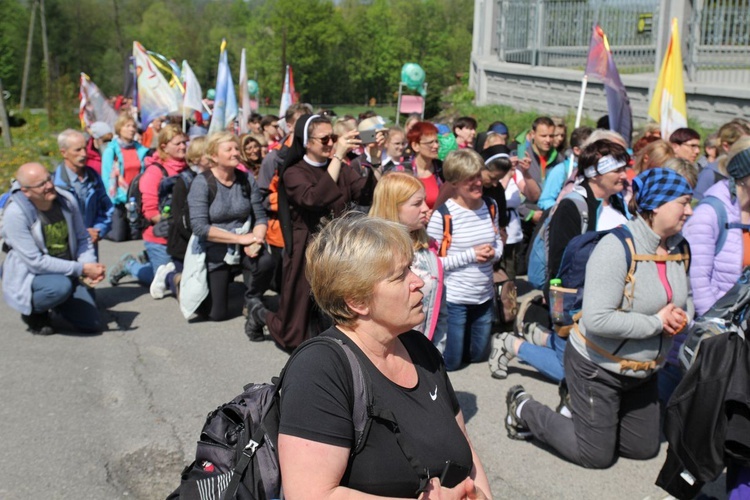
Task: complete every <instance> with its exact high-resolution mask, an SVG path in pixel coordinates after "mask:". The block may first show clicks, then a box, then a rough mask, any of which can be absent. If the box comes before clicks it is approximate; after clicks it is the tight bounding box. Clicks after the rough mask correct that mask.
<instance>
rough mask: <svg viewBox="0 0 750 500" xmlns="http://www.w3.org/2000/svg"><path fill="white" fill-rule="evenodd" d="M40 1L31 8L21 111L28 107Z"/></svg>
mask: <svg viewBox="0 0 750 500" xmlns="http://www.w3.org/2000/svg"><path fill="white" fill-rule="evenodd" d="M37 3H39V0H34V3H33V5H32V6H31V20H30V21H29V36H28V38H27V40H26V61H25V62H24V64H23V80H22V81H21V111H23V108H24V106H25V105H26V84H27V83H28V82H29V68H30V66H31V45H32V42H33V40H34V21H35V20H36V5H37Z"/></svg>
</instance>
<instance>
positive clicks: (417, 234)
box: [370, 172, 448, 353]
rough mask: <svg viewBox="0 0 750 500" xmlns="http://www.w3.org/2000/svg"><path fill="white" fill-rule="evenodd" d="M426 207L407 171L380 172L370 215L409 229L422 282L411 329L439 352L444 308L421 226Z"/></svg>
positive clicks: (432, 245) (436, 265)
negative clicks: (418, 316)
mask: <svg viewBox="0 0 750 500" xmlns="http://www.w3.org/2000/svg"><path fill="white" fill-rule="evenodd" d="M429 210H430V209H429V208H428V207H427V203H426V202H425V192H424V186H423V185H422V183H421V182H419V180H418V179H417V178H415V177H414V176H413V175H411V174H407V173H402V172H392V173H389V174H387V175H384V176H383V177H382V178H381V179H380V182H379V183H378V185H377V186H376V187H375V194H374V198H373V203H372V207H371V208H370V216H371V217H380V218H383V219H387V220H391V221H394V222H399V223H401V224H402V225H404V226H405V227H406V228H407V229H408V230H409V236H411V240H412V243H413V245H414V260H413V261H412V271H414V273H415V274H416V275H417V276H419V277H420V278H421V279H422V281H424V286H423V287H422V293H423V294H424V300H423V304H422V307H423V309H424V313H425V318H424V321H422V323H421V324H420V325H417V326H416V327H415V328H414V329H415V330H419V331H420V332H422V333H424V334H425V336H427V338H428V339H430V340H432V342H433V344H435V345H436V346H437V347H438V350H439V351H440V352H441V353H442V352H443V350H444V349H445V333H446V330H447V327H448V323H447V321H448V316H447V314H448V310H447V306H446V303H445V288H444V286H443V266H442V263H441V262H440V259H439V258H438V256H437V251H438V247H437V242H436V241H435V240H434V239H432V238H430V237H429V236H427V231H426V229H425V228H426V227H427V223H428V222H429V219H428V218H427V214H428V213H429Z"/></svg>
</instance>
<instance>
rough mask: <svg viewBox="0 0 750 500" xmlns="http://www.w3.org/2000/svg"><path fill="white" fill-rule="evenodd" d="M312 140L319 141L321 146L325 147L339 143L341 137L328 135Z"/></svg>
mask: <svg viewBox="0 0 750 500" xmlns="http://www.w3.org/2000/svg"><path fill="white" fill-rule="evenodd" d="M310 139H317V140H319V141H320V143H321V144H323V145H324V146H325V145H326V144H331V143H334V142H336V141H338V140H339V136H337V135H336V134H328V135H324V136H323V137H310Z"/></svg>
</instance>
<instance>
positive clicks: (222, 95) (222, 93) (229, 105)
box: [208, 39, 237, 135]
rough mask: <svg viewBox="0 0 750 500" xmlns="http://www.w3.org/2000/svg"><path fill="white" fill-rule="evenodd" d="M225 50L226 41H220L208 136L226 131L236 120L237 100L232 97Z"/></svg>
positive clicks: (232, 92) (232, 91) (230, 75)
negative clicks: (212, 109) (212, 110)
mask: <svg viewBox="0 0 750 500" xmlns="http://www.w3.org/2000/svg"><path fill="white" fill-rule="evenodd" d="M226 48H227V41H226V39H224V40H222V41H221V53H220V55H219V70H218V72H217V75H216V98H215V99H214V113H213V115H212V117H211V125H210V126H209V127H208V133H209V135H210V134H213V133H214V132H221V131H222V130H226V129H227V127H229V126H230V125H231V124H232V122H233V121H234V119H235V118H237V98H236V97H235V95H234V83H232V73H231V72H230V71H229V62H228V61H227V51H226Z"/></svg>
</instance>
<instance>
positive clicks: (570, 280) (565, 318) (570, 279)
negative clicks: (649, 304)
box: [549, 226, 690, 337]
mask: <svg viewBox="0 0 750 500" xmlns="http://www.w3.org/2000/svg"><path fill="white" fill-rule="evenodd" d="M608 234H613V235H615V236H616V237H617V239H618V240H620V243H622V246H623V248H624V249H625V262H626V264H627V267H628V274H627V276H626V277H625V283H624V284H623V296H624V297H625V298H626V299H627V300H628V301H629V302H631V301H632V294H633V289H632V283H633V276H634V274H635V267H636V263H637V262H638V261H657V262H666V261H681V262H683V263H684V265H685V271H686V272H687V271H689V269H690V246H689V245H688V242H687V240H685V239H683V240H682V242H681V243H680V246H679V247H678V252H677V253H674V254H670V255H665V256H657V255H641V254H637V253H636V252H635V246H634V245H633V235H632V234H631V233H630V230H629V229H628V227H627V226H618V227H616V228H614V229H610V230H608V231H591V232H588V233H584V234H582V235H580V236H576V237H575V238H573V239H572V240H570V242H569V243H568V245H567V246H566V247H565V252H564V253H563V256H562V261H561V262H560V269H559V270H558V272H557V274H556V278H557V279H558V280H559V281H560V282H559V283H557V284H556V285H553V286H550V293H549V295H550V312H551V316H552V322H553V324H554V325H555V329H556V330H557V332H558V335H559V336H560V337H567V336H568V334H569V333H570V330H571V328H572V326H573V325H574V323H576V322H577V321H578V319H580V314H581V309H582V308H583V288H584V284H585V282H586V265H587V264H588V262H589V258H590V257H591V254H592V253H593V252H594V249H595V248H596V245H598V244H599V242H600V241H601V239H602V238H604V237H605V236H607V235H608ZM628 284H631V286H628ZM631 305H632V303H631Z"/></svg>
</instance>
